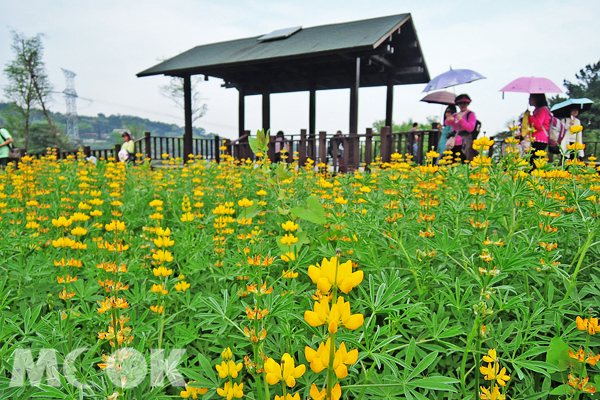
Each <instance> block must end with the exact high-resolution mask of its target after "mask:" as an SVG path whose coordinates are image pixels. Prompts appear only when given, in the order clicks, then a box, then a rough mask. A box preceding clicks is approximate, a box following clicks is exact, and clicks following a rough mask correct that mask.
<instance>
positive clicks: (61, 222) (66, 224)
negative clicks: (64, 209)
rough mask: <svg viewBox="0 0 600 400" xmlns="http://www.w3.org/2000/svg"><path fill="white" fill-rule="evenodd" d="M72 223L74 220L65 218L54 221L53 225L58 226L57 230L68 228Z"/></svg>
mask: <svg viewBox="0 0 600 400" xmlns="http://www.w3.org/2000/svg"><path fill="white" fill-rule="evenodd" d="M72 223H73V220H72V219H71V218H69V219H66V218H65V217H59V218H58V219H53V220H52V225H54V226H56V227H57V228H60V227H61V226H64V227H65V228H68V227H69V226H71V224H72Z"/></svg>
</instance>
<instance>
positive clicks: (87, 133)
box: [0, 103, 214, 148]
mask: <svg viewBox="0 0 600 400" xmlns="http://www.w3.org/2000/svg"><path fill="white" fill-rule="evenodd" d="M10 106H11V105H10V103H0V125H3V126H6V127H7V128H8V127H11V125H13V124H14V120H15V118H14V117H12V118H11V115H10V114H11V112H10ZM34 114H35V115H34V117H33V121H32V126H34V125H47V123H46V120H45V119H44V117H43V115H42V113H41V112H37V113H34ZM13 115H14V114H13ZM51 119H52V123H53V124H54V125H55V127H56V129H57V130H58V132H60V134H61V135H62V136H63V137H64V135H65V133H66V126H67V116H66V115H64V114H62V113H59V112H56V113H55V112H53V113H51ZM78 128H79V137H80V138H81V139H82V141H83V144H86V145H90V146H91V147H92V148H105V147H107V146H108V147H111V146H112V145H113V144H114V143H115V142H120V135H115V134H114V132H122V131H123V130H128V131H129V132H131V133H132V134H133V136H134V137H135V138H136V139H137V138H138V137H140V136H141V135H143V132H146V131H147V132H151V133H152V135H153V136H168V137H178V136H183V131H184V128H183V127H182V126H179V125H176V124H167V123H164V122H157V121H151V120H149V119H146V118H140V117H136V116H133V115H121V114H119V115H109V116H106V115H105V114H98V115H97V116H96V117H90V116H86V115H80V116H79V122H78ZM11 130H12V132H11V133H13V136H15V135H16V138H17V141H18V138H19V132H18V129H17V128H15V127H12V129H11ZM111 133H113V134H112V135H111ZM193 134H194V137H213V136H214V135H213V134H206V131H205V130H204V128H196V127H194V129H193ZM32 135H35V132H32ZM32 146H33V147H38V146H45V144H44V143H37V141H36V140H35V138H34V139H33V142H32Z"/></svg>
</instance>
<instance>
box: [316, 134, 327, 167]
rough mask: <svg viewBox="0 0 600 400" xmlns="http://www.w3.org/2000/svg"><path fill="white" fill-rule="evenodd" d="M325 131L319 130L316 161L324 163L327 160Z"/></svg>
mask: <svg viewBox="0 0 600 400" xmlns="http://www.w3.org/2000/svg"><path fill="white" fill-rule="evenodd" d="M326 157H327V132H319V159H318V160H315V162H316V163H324V162H326V161H327V159H326Z"/></svg>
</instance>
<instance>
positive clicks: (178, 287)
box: [175, 281, 191, 292]
mask: <svg viewBox="0 0 600 400" xmlns="http://www.w3.org/2000/svg"><path fill="white" fill-rule="evenodd" d="M190 286H191V285H190V284H189V283H187V282H186V281H181V282H178V283H177V284H176V285H175V290H177V291H178V292H182V291H183V292H185V291H186V290H188V289H189V288H190Z"/></svg>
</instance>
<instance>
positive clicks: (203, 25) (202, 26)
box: [0, 0, 600, 137]
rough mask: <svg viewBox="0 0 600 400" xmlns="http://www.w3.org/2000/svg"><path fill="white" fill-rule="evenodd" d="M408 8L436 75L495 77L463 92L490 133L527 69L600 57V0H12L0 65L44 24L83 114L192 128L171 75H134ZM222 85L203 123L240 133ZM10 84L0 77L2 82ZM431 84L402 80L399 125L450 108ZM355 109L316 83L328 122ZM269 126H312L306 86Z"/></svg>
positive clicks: (374, 103) (547, 71) (252, 117)
mask: <svg viewBox="0 0 600 400" xmlns="http://www.w3.org/2000/svg"><path fill="white" fill-rule="evenodd" d="M407 12H408V13H411V14H412V17H413V20H414V24H415V27H416V29H417V34H418V37H419V41H420V44H421V48H422V50H423V53H424V55H425V62H426V64H427V67H428V69H429V73H430V75H431V78H433V77H435V76H436V75H438V74H441V73H443V72H445V71H447V70H448V69H449V67H450V66H452V67H453V68H454V69H460V68H467V69H472V70H475V71H477V72H479V73H481V74H482V75H484V76H486V77H487V79H485V80H479V81H476V82H473V83H470V84H467V85H462V86H457V87H456V88H455V91H456V94H458V93H462V92H466V93H469V94H470V96H471V97H472V99H473V103H472V104H471V107H470V108H471V109H472V110H473V111H475V112H476V113H477V116H478V119H480V120H481V121H482V123H483V127H482V130H483V131H487V135H488V136H490V135H493V134H495V133H496V132H498V131H501V130H505V129H506V127H507V124H508V123H509V121H511V120H513V119H514V118H515V117H517V116H518V115H519V114H520V113H521V112H523V111H524V110H525V107H526V106H527V95H526V94H524V93H507V94H505V98H504V100H503V99H502V94H501V93H500V92H499V89H500V88H502V87H503V86H504V85H506V84H507V83H509V82H510V81H512V80H513V79H515V78H518V77H521V76H542V77H546V78H549V79H551V80H552V81H553V82H554V83H556V84H557V85H559V86H561V88H562V82H563V80H564V79H568V80H571V81H573V80H575V73H577V72H578V71H579V70H580V69H581V68H583V67H585V66H586V65H587V64H590V63H594V62H597V61H599V60H600V29H598V22H597V18H598V16H599V15H600V1H598V0H578V1H573V0H544V1H542V0H539V1H538V0H525V1H524V0H520V1H515V0H502V1H499V0H494V1H489V0H475V1H471V0H463V1H461V2H450V1H447V0H422V1H418V2H416V1H403V0H391V1H388V0H379V1H365V0H362V1H356V0H344V1H323V0H320V1H314V0H302V1H289V0H278V1H270V0H269V1H258V0H255V1H238V0H228V1H204V0H169V1H165V0H143V1H142V0H137V1H133V0H129V1H127V0H119V1H116V0H101V1H100V0H86V1H81V0H55V1H48V0H3V1H1V2H0V25H1V26H0V64H1V65H2V66H3V67H4V66H5V65H6V64H7V63H8V62H9V61H10V60H11V59H12V58H13V53H12V52H11V48H10V45H11V36H10V30H11V29H14V30H16V31H17V32H20V33H22V34H25V35H27V36H33V35H35V34H37V33H43V34H44V38H43V43H44V46H45V54H44V61H45V63H46V68H47V71H48V74H49V78H50V80H51V82H52V84H53V85H54V88H55V90H56V91H59V92H60V91H62V90H64V88H65V80H64V77H63V74H62V72H61V68H65V69H68V70H71V71H73V72H75V73H76V74H77V76H76V77H75V88H76V90H77V93H78V94H79V96H80V97H81V98H82V99H79V100H78V102H77V107H78V112H79V114H80V115H92V116H94V115H96V114H98V113H104V114H106V115H110V114H128V115H137V116H140V117H145V118H149V119H152V120H157V121H164V122H169V123H177V124H179V125H183V110H180V109H178V108H177V107H176V106H175V105H174V103H172V101H171V100H169V99H167V98H165V97H163V96H161V94H160V90H159V87H160V86H161V85H165V84H167V83H168V78H167V77H162V76H155V77H145V78H137V77H136V73H138V72H140V71H142V70H145V69H147V68H149V67H151V66H153V65H155V64H157V63H158V62H159V61H160V59H164V58H170V57H173V56H175V55H177V54H179V53H181V52H183V51H186V50H188V49H190V48H192V47H194V46H197V45H201V44H208V43H214V42H220V41H226V40H233V39H239V38H244V37H252V36H257V35H261V34H265V33H268V32H271V31H273V30H275V29H280V28H287V27H291V26H298V25H301V26H303V27H311V26H316V25H324V24H330V23H339V22H347V21H354V20H359V19H367V18H375V17H380V16H386V15H393V14H401V13H407ZM221 83H222V82H221V81H220V80H218V79H214V78H213V79H210V80H209V81H208V82H203V83H202V84H201V86H200V90H201V92H202V95H203V97H204V100H205V102H206V103H207V105H208V112H207V113H206V115H205V116H204V117H203V118H202V119H200V120H199V121H198V122H197V123H196V125H197V126H201V127H204V128H205V129H206V131H207V132H212V133H217V134H219V135H221V136H227V137H235V136H236V135H237V120H238V116H237V104H238V100H237V99H238V96H237V91H236V90H235V89H225V88H221ZM5 85H6V77H5V75H1V76H0V86H1V87H4V86H5ZM424 87H425V84H419V85H405V86H396V87H395V90H394V96H395V97H394V121H395V122H402V121H406V120H408V119H409V118H412V119H414V120H416V121H419V122H425V121H426V118H427V117H428V116H438V117H439V116H440V115H441V112H442V108H441V106H438V105H431V104H426V103H422V102H420V101H419V100H420V99H421V98H422V97H423V96H424V94H423V93H421V92H422V90H423V89H424ZM450 90H452V89H450ZM0 98H1V99H5V96H4V93H2V94H0ZM83 99H90V100H91V101H88V100H83ZM50 108H51V109H52V110H53V111H59V112H65V111H66V106H65V100H64V97H63V96H62V95H61V94H56V95H55V96H54V98H53V102H52V104H51V105H50ZM260 113H261V98H260V96H250V97H247V100H246V129H250V130H252V131H254V130H256V129H258V128H260V125H261V114H260ZM348 114H349V90H332V91H320V92H317V130H318V131H321V130H324V131H327V132H329V133H333V132H334V131H336V130H338V129H340V130H342V131H343V132H347V131H348ZM384 117H385V88H364V89H360V91H359V121H358V122H359V131H360V132H364V130H365V128H367V127H370V126H372V124H373V122H374V121H375V120H378V119H384ZM271 128H272V129H273V130H275V131H277V130H283V131H285V132H286V134H291V133H298V132H299V130H300V129H302V128H308V92H301V93H293V94H277V95H272V97H271Z"/></svg>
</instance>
